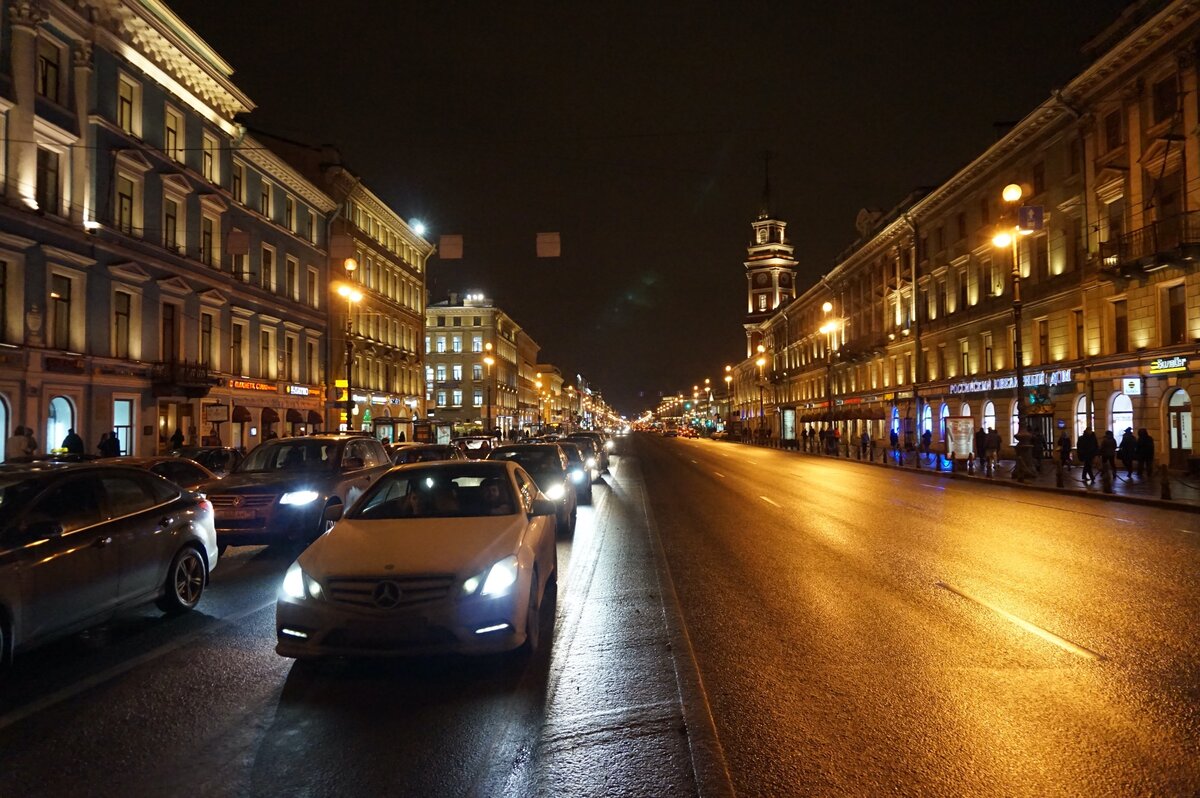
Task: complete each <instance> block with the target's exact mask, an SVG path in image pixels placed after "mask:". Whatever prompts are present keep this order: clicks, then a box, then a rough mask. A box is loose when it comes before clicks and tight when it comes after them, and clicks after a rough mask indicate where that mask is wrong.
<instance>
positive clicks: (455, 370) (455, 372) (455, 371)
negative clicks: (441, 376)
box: [450, 363, 463, 381]
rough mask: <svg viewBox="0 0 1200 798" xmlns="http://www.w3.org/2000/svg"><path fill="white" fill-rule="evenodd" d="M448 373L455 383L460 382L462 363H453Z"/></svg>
mask: <svg viewBox="0 0 1200 798" xmlns="http://www.w3.org/2000/svg"><path fill="white" fill-rule="evenodd" d="M450 373H451V375H452V376H453V379H454V380H455V381H461V380H462V375H463V369H462V363H455V364H454V365H453V366H451V367H450Z"/></svg>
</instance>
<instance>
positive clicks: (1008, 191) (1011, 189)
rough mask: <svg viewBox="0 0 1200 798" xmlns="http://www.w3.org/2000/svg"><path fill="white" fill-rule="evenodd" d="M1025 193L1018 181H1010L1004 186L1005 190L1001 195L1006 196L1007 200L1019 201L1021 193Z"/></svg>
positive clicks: (1005, 199)
mask: <svg viewBox="0 0 1200 798" xmlns="http://www.w3.org/2000/svg"><path fill="white" fill-rule="evenodd" d="M1024 193H1025V192H1023V191H1022V190H1021V187H1020V186H1019V185H1017V184H1016V183H1009V184H1008V185H1007V186H1005V187H1004V190H1003V191H1001V192H1000V196H1001V197H1003V198H1004V201H1005V202H1019V201H1020V199H1021V195H1023V194H1024Z"/></svg>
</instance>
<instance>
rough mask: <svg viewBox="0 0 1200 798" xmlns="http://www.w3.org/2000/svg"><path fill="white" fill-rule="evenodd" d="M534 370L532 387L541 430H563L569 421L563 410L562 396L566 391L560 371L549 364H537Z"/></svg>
mask: <svg viewBox="0 0 1200 798" xmlns="http://www.w3.org/2000/svg"><path fill="white" fill-rule="evenodd" d="M534 368H535V369H536V371H535V372H534V379H535V380H536V382H535V383H534V387H535V388H536V390H537V394H538V400H539V402H538V415H539V420H540V422H541V425H542V428H543V429H546V428H552V429H563V428H564V425H565V424H566V423H567V422H568V420H569V419H568V418H567V416H566V414H565V412H564V409H563V406H564V404H565V402H564V397H563V394H564V393H565V392H566V391H565V388H564V382H563V375H562V371H561V370H560V369H559V368H558V366H555V365H553V364H551V363H538V364H536V365H535V366H534Z"/></svg>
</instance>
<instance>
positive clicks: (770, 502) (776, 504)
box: [758, 496, 783, 508]
mask: <svg viewBox="0 0 1200 798" xmlns="http://www.w3.org/2000/svg"><path fill="white" fill-rule="evenodd" d="M758 498H760V499H762V500H763V501H765V502H766V503H767V504H773V505H775V506H776V507H780V508H782V507H783V505H782V504H780V503H779V502H777V501H773V500H771V499H768V498H767V497H766V496H759V497H758Z"/></svg>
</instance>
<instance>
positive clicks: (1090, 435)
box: [1075, 427, 1100, 482]
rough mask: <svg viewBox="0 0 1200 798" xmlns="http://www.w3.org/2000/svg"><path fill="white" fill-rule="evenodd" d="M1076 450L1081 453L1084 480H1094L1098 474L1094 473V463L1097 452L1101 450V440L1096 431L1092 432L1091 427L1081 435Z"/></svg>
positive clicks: (1080, 459)
mask: <svg viewBox="0 0 1200 798" xmlns="http://www.w3.org/2000/svg"><path fill="white" fill-rule="evenodd" d="M1075 451H1077V452H1078V453H1079V464H1080V465H1081V466H1083V481H1084V482H1094V481H1095V480H1096V475H1095V474H1093V473H1092V465H1093V463H1094V462H1095V460H1096V454H1097V452H1099V451H1100V442H1099V441H1097V440H1096V433H1094V432H1092V428H1091V427H1088V428H1087V429H1085V430H1084V431H1083V434H1082V435H1080V436H1079V440H1078V441H1076V442H1075Z"/></svg>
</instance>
